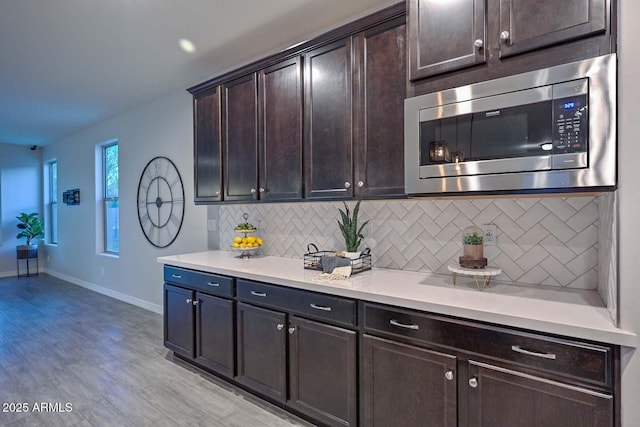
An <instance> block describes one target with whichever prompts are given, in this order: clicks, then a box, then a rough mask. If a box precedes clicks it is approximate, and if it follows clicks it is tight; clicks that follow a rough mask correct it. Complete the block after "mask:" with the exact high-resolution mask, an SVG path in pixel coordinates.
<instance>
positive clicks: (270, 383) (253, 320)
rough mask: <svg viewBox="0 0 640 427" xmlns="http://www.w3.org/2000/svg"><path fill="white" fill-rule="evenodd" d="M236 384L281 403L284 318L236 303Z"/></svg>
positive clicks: (283, 395) (284, 390)
mask: <svg viewBox="0 0 640 427" xmlns="http://www.w3.org/2000/svg"><path fill="white" fill-rule="evenodd" d="M237 318H238V322H237V327H238V333H237V344H238V381H240V382H241V383H243V384H245V385H247V386H249V387H251V388H252V389H254V390H256V391H258V392H259V393H262V394H264V395H266V396H269V397H272V398H274V399H276V400H279V401H281V402H284V401H285V399H286V396H287V383H286V381H287V372H286V368H287V352H286V342H287V341H286V340H287V335H286V334H287V330H286V327H285V326H286V315H285V314H284V313H280V312H277V311H273V310H267V309H263V308H258V307H254V306H251V305H248V304H243V303H238V314H237Z"/></svg>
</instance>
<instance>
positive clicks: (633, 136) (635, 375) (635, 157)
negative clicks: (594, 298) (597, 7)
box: [618, 0, 640, 427]
mask: <svg viewBox="0 0 640 427" xmlns="http://www.w3.org/2000/svg"><path fill="white" fill-rule="evenodd" d="M619 3H621V4H620V5H619V7H620V14H619V16H620V37H619V42H620V43H619V55H620V56H619V62H618V67H619V68H618V76H619V81H618V132H619V137H618V183H619V192H618V195H619V208H620V218H619V219H620V221H619V259H620V264H619V266H620V275H619V278H620V280H619V298H620V309H619V313H620V326H621V327H622V328H623V329H627V330H630V331H633V332H635V333H636V334H640V275H638V272H637V270H636V268H637V266H638V261H639V260H640V249H639V245H638V237H637V236H636V234H638V231H639V230H640V215H638V213H640V168H639V167H638V162H640V120H638V115H639V113H640V111H639V110H640V81H639V80H638V76H640V51H639V50H638V38H639V37H640V27H639V26H638V17H640V2H638V1H637V0H636V1H634V0H621V1H620V2H619ZM622 358H623V360H622V362H623V363H622V425H623V426H625V427H632V426H637V425H638V424H639V423H640V405H638V396H640V353H639V352H638V351H637V350H631V349H623V354H622Z"/></svg>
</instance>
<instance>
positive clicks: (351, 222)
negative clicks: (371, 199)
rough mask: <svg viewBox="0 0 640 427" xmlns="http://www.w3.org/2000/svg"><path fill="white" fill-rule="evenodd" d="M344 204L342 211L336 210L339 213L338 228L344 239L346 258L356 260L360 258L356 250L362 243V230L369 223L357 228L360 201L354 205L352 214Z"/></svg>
mask: <svg viewBox="0 0 640 427" xmlns="http://www.w3.org/2000/svg"><path fill="white" fill-rule="evenodd" d="M342 203H344V210H342V209H340V208H338V211H340V217H341V219H342V222H340V220H337V221H338V227H340V231H341V232H342V236H343V237H344V243H345V246H346V248H347V250H346V252H345V256H346V257H347V258H358V257H359V256H360V252H358V248H360V244H361V243H362V239H364V236H363V235H362V230H363V229H364V226H365V225H367V224H368V223H369V221H365V222H363V223H362V224H361V225H360V227H358V212H359V211H360V200H358V203H356V206H355V207H354V208H353V214H352V213H351V211H350V210H349V206H347V203H346V202H342Z"/></svg>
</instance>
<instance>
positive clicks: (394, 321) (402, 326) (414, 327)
mask: <svg viewBox="0 0 640 427" xmlns="http://www.w3.org/2000/svg"><path fill="white" fill-rule="evenodd" d="M389 323H390V324H392V325H393V326H398V327H400V328H405V329H413V330H415V331H417V330H418V329H420V326H418V325H407V324H406V323H400V322H398V321H397V320H393V319H391V320H389Z"/></svg>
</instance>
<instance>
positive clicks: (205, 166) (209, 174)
mask: <svg viewBox="0 0 640 427" xmlns="http://www.w3.org/2000/svg"><path fill="white" fill-rule="evenodd" d="M220 130H221V127H220V88H219V87H215V88H213V89H210V90H207V91H205V92H202V93H198V94H196V95H194V96H193V154H194V156H195V159H194V166H195V168H194V169H195V176H194V179H195V181H194V182H195V195H194V201H195V202H196V203H198V202H215V201H220V200H222V167H221V165H220V161H221V149H222V145H221V138H220Z"/></svg>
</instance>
